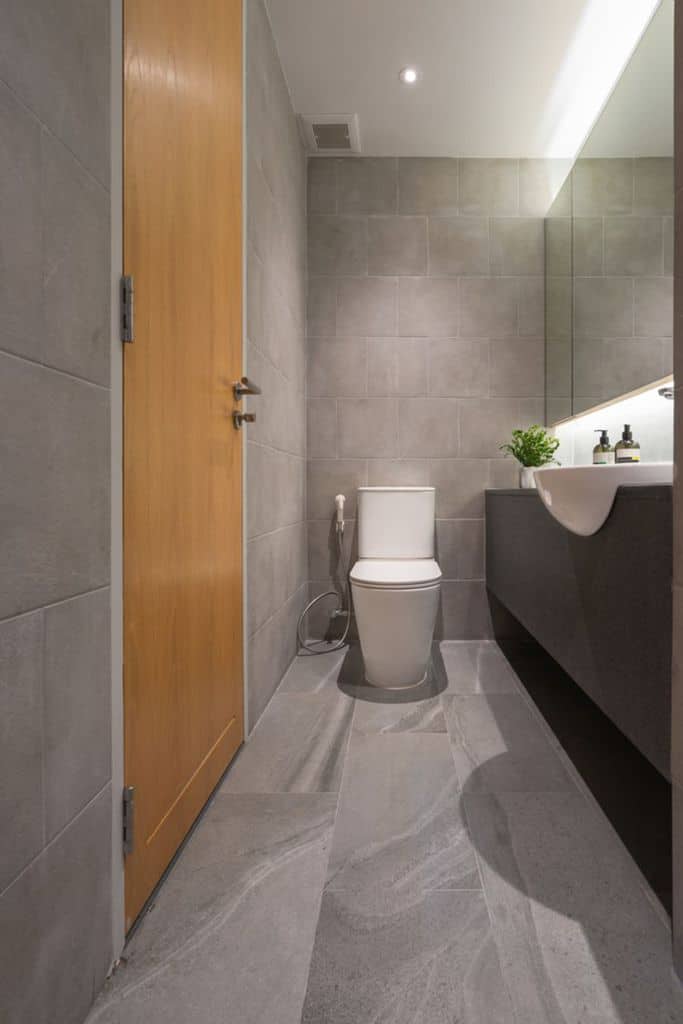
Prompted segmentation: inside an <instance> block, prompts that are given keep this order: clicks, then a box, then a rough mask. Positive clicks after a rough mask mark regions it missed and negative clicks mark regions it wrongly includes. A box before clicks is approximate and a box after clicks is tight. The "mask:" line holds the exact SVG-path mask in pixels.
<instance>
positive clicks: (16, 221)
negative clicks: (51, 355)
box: [0, 83, 44, 355]
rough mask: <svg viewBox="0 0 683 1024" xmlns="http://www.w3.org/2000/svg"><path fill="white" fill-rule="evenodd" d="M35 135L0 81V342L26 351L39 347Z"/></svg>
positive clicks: (38, 171) (38, 207)
mask: <svg viewBox="0 0 683 1024" xmlns="http://www.w3.org/2000/svg"><path fill="white" fill-rule="evenodd" d="M40 138H41V129H40V126H39V125H38V124H37V123H36V121H35V119H34V118H33V117H32V116H31V115H30V114H29V113H28V112H27V111H26V110H24V108H23V107H21V106H20V105H19V103H18V102H17V101H16V100H15V98H14V97H13V96H12V94H11V93H10V91H9V89H7V88H6V87H5V86H4V85H3V84H2V83H0V175H1V176H2V183H3V184H2V190H0V219H1V220H2V226H3V227H2V233H3V249H4V247H5V246H6V247H7V255H5V256H4V258H3V261H2V274H0V332H1V336H0V345H1V346H2V348H4V349H7V350H8V351H10V352H17V353H19V354H26V355H33V354H34V353H35V352H36V351H38V350H39V347H40V344H41V341H42V336H43V326H44V316H43V302H42V293H43V225H42V217H41V210H42V201H41V185H42V181H41V141H40ZM10 256H11V258H10Z"/></svg>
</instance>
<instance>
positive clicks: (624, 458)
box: [617, 448, 640, 462]
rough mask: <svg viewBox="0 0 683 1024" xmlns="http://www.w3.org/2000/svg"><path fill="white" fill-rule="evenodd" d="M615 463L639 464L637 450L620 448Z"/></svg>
mask: <svg viewBox="0 0 683 1024" xmlns="http://www.w3.org/2000/svg"><path fill="white" fill-rule="evenodd" d="M617 462H640V451H639V450H638V448H622V449H621V450H620V451H619V452H618V453H617Z"/></svg>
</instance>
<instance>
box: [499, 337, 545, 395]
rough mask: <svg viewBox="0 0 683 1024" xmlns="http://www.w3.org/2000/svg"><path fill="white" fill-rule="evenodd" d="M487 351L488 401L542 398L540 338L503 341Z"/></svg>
mask: <svg viewBox="0 0 683 1024" xmlns="http://www.w3.org/2000/svg"><path fill="white" fill-rule="evenodd" d="M490 349H491V396H492V397H501V398H509V397H515V398H543V396H544V394H545V380H544V373H543V365H544V364H543V360H544V350H545V341H544V339H543V338H524V339H522V338H519V339H518V338H505V339H504V340H502V341H492V342H491V346H490Z"/></svg>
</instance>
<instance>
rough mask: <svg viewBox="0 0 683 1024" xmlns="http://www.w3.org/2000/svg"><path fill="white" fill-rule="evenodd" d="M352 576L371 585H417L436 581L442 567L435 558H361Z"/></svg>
mask: <svg viewBox="0 0 683 1024" xmlns="http://www.w3.org/2000/svg"><path fill="white" fill-rule="evenodd" d="M350 576H351V581H352V582H353V583H360V584H361V585H363V584H364V585H365V586H369V587H416V586H423V585H424V584H425V583H436V582H437V581H438V580H440V579H441V569H439V566H438V564H437V563H436V562H435V561H434V559H433V558H391V559H389V558H361V559H360V560H359V561H358V562H356V564H355V565H354V567H353V569H352V570H351V573H350Z"/></svg>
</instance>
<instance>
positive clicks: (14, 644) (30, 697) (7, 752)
mask: <svg viewBox="0 0 683 1024" xmlns="http://www.w3.org/2000/svg"><path fill="white" fill-rule="evenodd" d="M42 701H43V616H42V613H41V612H34V613H33V614H31V615H22V616H21V617H20V618H18V619H10V620H9V621H7V622H3V623H0V816H1V817H2V820H3V821H4V822H6V823H7V824H6V828H5V829H4V834H3V841H2V846H1V847H0V892H2V890H3V889H5V888H6V887H7V886H8V885H9V884H10V882H11V881H12V879H14V878H16V876H17V875H18V874H19V872H20V871H21V870H22V868H24V867H26V865H27V864H28V863H29V861H30V860H32V858H33V857H35V856H36V854H38V853H39V852H40V850H41V849H42V847H43V828H44V823H43V750H42V747H43V742H42V740H43V728H42Z"/></svg>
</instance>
